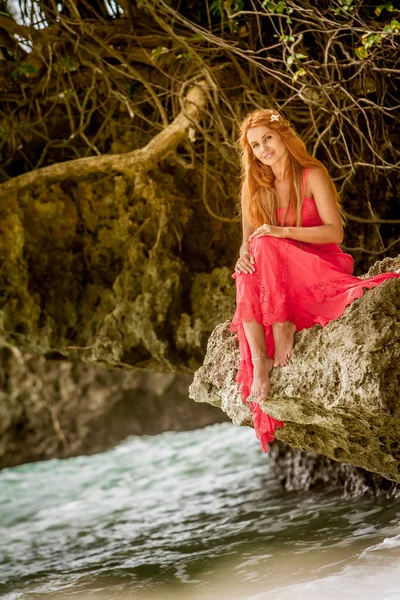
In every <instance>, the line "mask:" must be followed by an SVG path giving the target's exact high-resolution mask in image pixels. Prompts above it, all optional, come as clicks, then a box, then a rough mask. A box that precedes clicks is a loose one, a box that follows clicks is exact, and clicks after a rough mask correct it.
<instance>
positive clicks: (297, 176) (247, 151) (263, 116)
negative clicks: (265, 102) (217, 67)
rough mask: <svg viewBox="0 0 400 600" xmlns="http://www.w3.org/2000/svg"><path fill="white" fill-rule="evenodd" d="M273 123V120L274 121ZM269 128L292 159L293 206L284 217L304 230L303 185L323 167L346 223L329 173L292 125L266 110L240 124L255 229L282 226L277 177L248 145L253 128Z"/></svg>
mask: <svg viewBox="0 0 400 600" xmlns="http://www.w3.org/2000/svg"><path fill="white" fill-rule="evenodd" d="M273 115H275V116H274V117H273V119H272V120H271V117H272V116H273ZM260 125H265V126H266V127H269V128H270V129H272V130H273V131H276V132H277V133H278V134H279V136H280V138H281V140H282V142H283V144H284V145H285V146H286V149H287V151H288V158H289V179H290V185H289V202H288V205H287V209H286V210H285V214H284V217H283V223H286V216H287V215H288V217H289V216H290V221H291V223H292V224H293V223H296V225H297V226H298V227H300V226H301V207H302V202H303V198H302V181H303V170H304V169H307V168H312V167H319V168H320V169H322V171H323V172H324V174H325V176H326V178H327V181H328V182H329V185H330V187H331V189H332V193H333V195H334V198H335V201H336V204H337V207H338V209H339V211H340V214H341V218H342V222H343V223H344V222H345V219H344V215H343V210H342V207H341V206H340V203H339V195H338V193H337V190H336V188H335V185H334V183H333V181H332V179H331V178H330V176H329V173H328V171H327V169H326V168H325V167H324V165H323V164H322V163H321V161H319V160H318V159H317V158H314V157H313V156H310V154H309V153H308V152H307V148H306V145H305V143H304V142H303V141H302V140H301V139H300V138H299V136H298V135H297V133H296V132H295V130H294V128H293V127H292V125H291V124H290V123H289V121H287V120H286V119H285V118H284V117H283V116H282V115H280V114H279V113H278V112H277V111H275V110H272V109H269V108H266V109H257V110H254V111H252V112H251V113H249V114H248V115H247V116H246V117H245V118H244V119H243V121H242V122H241V124H240V136H239V145H240V148H241V167H242V180H243V181H242V187H241V192H245V194H246V197H247V198H248V202H247V203H246V213H247V214H246V216H247V218H248V221H249V222H250V223H251V225H252V226H253V227H255V228H257V227H260V225H263V224H264V223H268V224H270V225H278V224H279V223H278V219H277V212H276V209H277V208H278V198H277V195H276V192H275V189H274V181H275V176H274V174H273V172H272V169H271V167H269V166H268V165H264V164H262V163H261V161H260V160H258V158H256V157H255V156H254V154H253V150H252V148H251V146H250V144H249V142H248V141H247V132H248V130H249V129H251V128H252V127H259V126H260Z"/></svg>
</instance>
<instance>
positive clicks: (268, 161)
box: [247, 125, 287, 167]
mask: <svg viewBox="0 0 400 600" xmlns="http://www.w3.org/2000/svg"><path fill="white" fill-rule="evenodd" d="M247 141H248V142H249V144H250V146H251V148H252V150H253V154H254V156H255V157H256V158H258V160H259V161H260V162H262V163H263V164H264V165H268V166H269V167H271V166H272V165H274V164H276V163H277V162H278V161H279V160H280V159H281V158H282V157H283V156H285V155H286V154H287V149H286V146H285V145H284V143H283V142H282V139H281V136H280V135H279V133H278V132H276V131H274V130H273V129H270V128H269V127H267V126H266V125H259V126H258V127H251V129H249V130H248V132H247Z"/></svg>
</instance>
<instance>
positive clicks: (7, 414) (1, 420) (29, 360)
mask: <svg viewBox="0 0 400 600" xmlns="http://www.w3.org/2000/svg"><path fill="white" fill-rule="evenodd" d="M0 367H1V368H0V375H1V378H0V468H4V467H11V466H14V465H19V464H23V463H27V462H34V461H38V460H45V459H49V458H67V457H69V456H77V455H81V454H93V453H95V452H101V451H104V450H107V449H108V448H111V447H112V446H114V445H115V444H117V443H118V442H120V441H121V440H123V439H124V438H125V437H126V436H128V435H155V434H158V433H161V432H163V431H182V430H191V429H197V428H199V427H205V426H206V425H210V424H211V423H219V422H221V421H225V420H228V417H227V416H226V415H224V414H223V413H222V412H221V411H219V410H217V409H214V408H212V407H211V406H206V405H204V406H203V407H200V406H196V405H195V404H194V402H192V401H191V400H189V398H188V385H189V382H190V380H191V376H190V375H176V374H173V373H171V374H167V375H165V374H159V373H149V372H146V371H143V370H140V371H139V370H132V369H131V370H126V371H123V370H120V369H106V368H104V367H101V366H99V365H88V364H84V363H78V362H67V361H62V360H61V361H60V360H58V361H55V360H46V359H45V358H44V357H43V356H34V355H28V354H25V353H22V352H21V351H20V350H18V349H17V348H10V347H8V348H7V347H3V348H0ZM199 409H200V410H199Z"/></svg>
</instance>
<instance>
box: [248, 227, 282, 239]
mask: <svg viewBox="0 0 400 600" xmlns="http://www.w3.org/2000/svg"><path fill="white" fill-rule="evenodd" d="M263 235H270V236H272V237H277V238H285V237H286V235H287V229H286V227H277V226H276V225H267V224H265V225H261V227H259V228H258V229H256V230H255V231H253V233H252V234H251V236H250V237H249V240H251V239H253V238H256V237H262V236H263Z"/></svg>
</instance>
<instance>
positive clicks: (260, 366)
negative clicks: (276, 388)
mask: <svg viewBox="0 0 400 600" xmlns="http://www.w3.org/2000/svg"><path fill="white" fill-rule="evenodd" d="M252 362H253V367H254V369H253V385H252V386H251V392H250V394H251V396H253V397H254V398H256V399H257V400H260V401H262V400H265V399H266V397H267V396H268V392H269V389H270V385H269V373H270V371H271V369H272V367H273V363H272V359H271V358H269V357H268V356H267V355H265V356H262V357H254V358H253V360H252Z"/></svg>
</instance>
